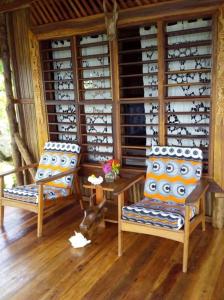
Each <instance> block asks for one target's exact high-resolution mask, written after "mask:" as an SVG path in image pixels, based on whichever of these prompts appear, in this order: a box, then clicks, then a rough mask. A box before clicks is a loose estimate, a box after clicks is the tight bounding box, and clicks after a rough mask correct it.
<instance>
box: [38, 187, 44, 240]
mask: <svg viewBox="0 0 224 300" xmlns="http://www.w3.org/2000/svg"><path fill="white" fill-rule="evenodd" d="M38 197H39V199H38V200H39V201H38V212H37V237H38V238H40V237H42V232H43V212H44V199H43V186H42V185H40V186H39V190H38Z"/></svg>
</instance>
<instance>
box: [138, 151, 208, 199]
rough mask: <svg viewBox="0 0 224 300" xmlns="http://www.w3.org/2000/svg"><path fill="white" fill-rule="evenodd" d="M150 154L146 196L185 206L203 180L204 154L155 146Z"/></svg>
mask: <svg viewBox="0 0 224 300" xmlns="http://www.w3.org/2000/svg"><path fill="white" fill-rule="evenodd" d="M148 154H149V158H148V159H147V166H148V167H147V174H146V181H145V188H144V196H145V197H147V198H151V199H157V200H160V201H164V202H167V201H172V202H175V203H180V204H181V203H182V204H184V203H185V199H186V198H187V197H188V195H189V194H190V193H191V192H192V191H193V190H194V188H195V187H196V184H197V182H198V181H199V180H200V178H201V174H202V151H201V150H200V149H197V148H182V147H168V146H164V147H159V146H153V147H152V148H151V149H150V150H149V153H148Z"/></svg>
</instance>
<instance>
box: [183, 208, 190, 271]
mask: <svg viewBox="0 0 224 300" xmlns="http://www.w3.org/2000/svg"><path fill="white" fill-rule="evenodd" d="M189 236H190V208H189V206H188V205H186V206H185V225H184V251H183V272H184V273H186V272H187V266H188V248H189Z"/></svg>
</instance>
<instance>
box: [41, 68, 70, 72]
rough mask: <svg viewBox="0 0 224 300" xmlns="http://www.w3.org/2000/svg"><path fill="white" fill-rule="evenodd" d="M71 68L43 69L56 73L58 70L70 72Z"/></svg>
mask: <svg viewBox="0 0 224 300" xmlns="http://www.w3.org/2000/svg"><path fill="white" fill-rule="evenodd" d="M72 71H73V69H72V68H64V69H45V70H43V72H44V73H58V72H72Z"/></svg>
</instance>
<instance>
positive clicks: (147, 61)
mask: <svg viewBox="0 0 224 300" xmlns="http://www.w3.org/2000/svg"><path fill="white" fill-rule="evenodd" d="M157 62H158V60H157V59H154V60H145V61H141V60H140V61H132V62H125V63H120V64H119V66H133V65H145V64H146V65H147V64H154V63H157Z"/></svg>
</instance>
